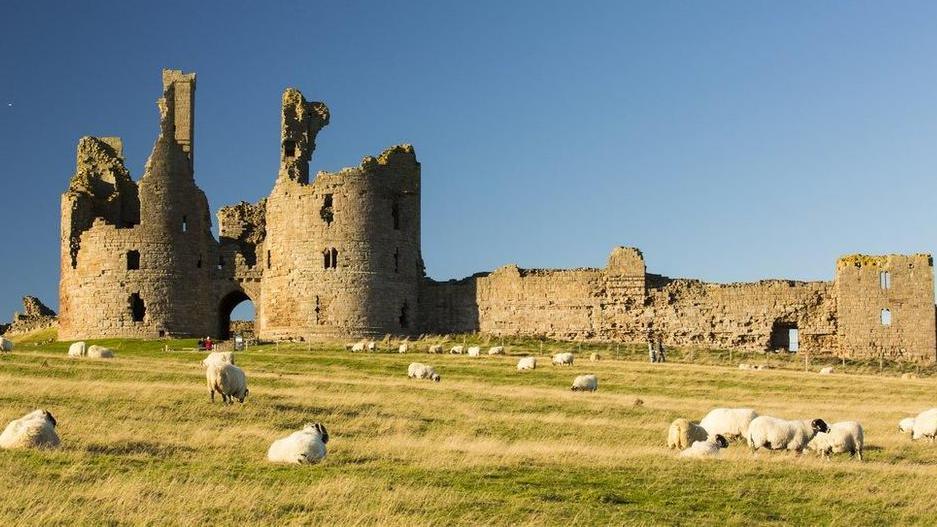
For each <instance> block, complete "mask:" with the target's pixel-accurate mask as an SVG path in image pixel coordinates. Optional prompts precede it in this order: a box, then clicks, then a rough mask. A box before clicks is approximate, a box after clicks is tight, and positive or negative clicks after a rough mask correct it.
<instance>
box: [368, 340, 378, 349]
mask: <svg viewBox="0 0 937 527" xmlns="http://www.w3.org/2000/svg"><path fill="white" fill-rule="evenodd" d="M378 349H379V347H378V345H377V342H374V341H373V340H371V341H368V351H377V350H378Z"/></svg>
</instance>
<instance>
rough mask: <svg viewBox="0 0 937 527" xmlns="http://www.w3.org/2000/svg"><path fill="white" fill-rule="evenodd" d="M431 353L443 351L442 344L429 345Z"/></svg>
mask: <svg viewBox="0 0 937 527" xmlns="http://www.w3.org/2000/svg"><path fill="white" fill-rule="evenodd" d="M428 352H429V353H442V344H433V345H432V346H430V347H429V350H428Z"/></svg>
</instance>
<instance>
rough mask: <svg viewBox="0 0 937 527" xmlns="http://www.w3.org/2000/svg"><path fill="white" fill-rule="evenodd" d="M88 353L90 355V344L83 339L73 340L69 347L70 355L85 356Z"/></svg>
mask: <svg viewBox="0 0 937 527" xmlns="http://www.w3.org/2000/svg"><path fill="white" fill-rule="evenodd" d="M86 355H88V345H87V344H85V343H84V342H83V341H78V342H72V345H71V346H69V347H68V356H69V357H73V358H75V357H84V356H86Z"/></svg>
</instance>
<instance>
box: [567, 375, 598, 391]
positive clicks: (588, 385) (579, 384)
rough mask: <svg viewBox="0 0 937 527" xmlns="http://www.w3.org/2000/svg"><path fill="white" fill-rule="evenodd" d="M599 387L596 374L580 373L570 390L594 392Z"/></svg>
mask: <svg viewBox="0 0 937 527" xmlns="http://www.w3.org/2000/svg"><path fill="white" fill-rule="evenodd" d="M598 389H599V380H598V379H597V378H596V377H595V375H592V374H589V375H580V376H578V377H576V378H575V379H573V385H572V387H571V388H570V390H572V391H574V392H594V391H596V390H598Z"/></svg>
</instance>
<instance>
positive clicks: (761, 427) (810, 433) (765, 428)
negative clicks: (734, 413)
mask: <svg viewBox="0 0 937 527" xmlns="http://www.w3.org/2000/svg"><path fill="white" fill-rule="evenodd" d="M829 430H830V428H829V427H828V426H827V424H826V422H825V421H824V420H823V419H813V420H806V421H785V420H784V419H778V418H777V417H770V416H767V415H762V416H760V417H756V418H755V419H754V420H752V423H751V424H750V425H749V426H748V434H747V435H748V446H749V447H750V448H751V449H752V452H754V451H756V450H758V449H759V448H767V449H769V450H792V451H795V452H802V451H803V450H804V448H807V443H809V442H810V440H811V439H813V437H814V436H815V435H817V434H818V433H820V432H828V431H829Z"/></svg>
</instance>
